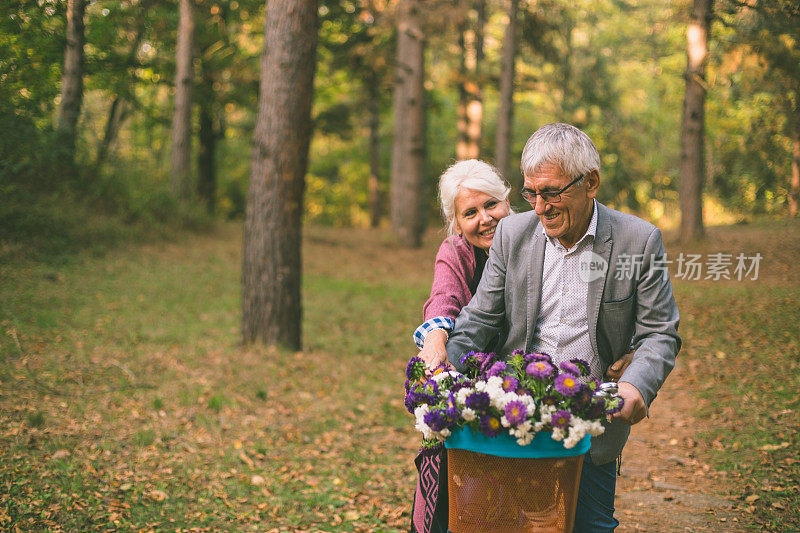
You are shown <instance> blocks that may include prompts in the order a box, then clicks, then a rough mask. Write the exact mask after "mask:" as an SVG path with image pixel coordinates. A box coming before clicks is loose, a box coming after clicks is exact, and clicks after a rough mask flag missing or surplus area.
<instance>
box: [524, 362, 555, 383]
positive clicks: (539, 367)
mask: <svg viewBox="0 0 800 533" xmlns="http://www.w3.org/2000/svg"><path fill="white" fill-rule="evenodd" d="M553 371H555V368H553V365H551V364H550V363H548V362H547V361H534V362H532V363H528V366H526V367H525V373H526V374H528V375H529V376H531V377H532V378H534V379H547V378H549V377H550V376H552V375H553Z"/></svg>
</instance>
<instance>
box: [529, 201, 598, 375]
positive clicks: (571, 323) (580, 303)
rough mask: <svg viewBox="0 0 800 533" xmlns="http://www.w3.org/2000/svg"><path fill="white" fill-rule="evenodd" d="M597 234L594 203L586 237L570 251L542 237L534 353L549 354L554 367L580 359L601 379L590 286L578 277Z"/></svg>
mask: <svg viewBox="0 0 800 533" xmlns="http://www.w3.org/2000/svg"><path fill="white" fill-rule="evenodd" d="M542 232H544V226H542ZM596 232H597V200H595V201H594V203H593V205H592V219H591V221H590V222H589V227H588V228H587V229H586V233H584V235H583V237H581V238H580V239H579V240H578V242H576V243H575V244H574V245H573V246H572V248H570V249H569V250H568V249H566V248H565V247H564V245H562V244H561V243H560V242H559V241H558V239H556V238H552V237H548V236H547V233H545V237H546V242H545V252H544V265H543V268H542V293H541V301H540V302H539V304H540V305H539V318H538V321H537V322H536V329H535V331H534V338H533V349H534V351H536V352H540V353H542V352H543V353H547V354H549V355H550V356H551V357H552V358H553V362H555V363H556V365H558V364H559V363H561V362H562V361H569V360H570V359H574V358H576V357H577V358H580V359H583V360H584V361H586V362H587V363H589V366H590V367H591V371H592V372H591V376H592V377H596V378H602V372H601V366H600V361H599V360H598V359H597V357H595V355H594V351H593V350H592V344H591V341H590V339H589V317H588V310H587V299H588V296H589V284H588V283H587V282H585V281H583V280H582V279H581V278H580V277H579V275H578V273H579V261H580V257H581V254H583V253H584V252H586V251H589V252H591V251H592V248H593V246H594V238H595V233H596ZM582 381H583V380H582Z"/></svg>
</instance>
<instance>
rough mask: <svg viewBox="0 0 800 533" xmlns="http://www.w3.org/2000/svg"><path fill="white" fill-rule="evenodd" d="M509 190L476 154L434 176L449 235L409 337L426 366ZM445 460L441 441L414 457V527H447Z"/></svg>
mask: <svg viewBox="0 0 800 533" xmlns="http://www.w3.org/2000/svg"><path fill="white" fill-rule="evenodd" d="M510 190H511V188H510V187H509V186H508V185H507V184H506V183H505V182H504V181H503V179H502V178H501V177H500V176H499V174H498V173H497V171H495V169H494V168H492V167H491V166H490V165H488V164H486V163H484V162H483V161H478V160H475V159H470V160H467V161H459V162H458V163H456V164H454V165H452V166H451V167H450V168H448V169H447V170H446V171H445V172H444V174H442V176H441V177H440V178H439V199H440V201H441V208H442V213H443V214H444V217H445V219H446V221H447V230H448V234H449V235H448V237H447V238H446V239H445V240H444V242H443V243H442V245H441V246H440V247H439V252H438V253H437V254H436V263H435V265H434V273H433V286H432V287H431V295H430V298H428V301H427V302H425V306H424V307H423V315H424V319H425V322H424V323H423V324H422V325H421V326H419V327H418V328H417V330H416V331H415V332H414V341H415V342H416V344H417V346H418V347H419V348H421V351H420V354H419V356H420V357H421V358H422V359H423V360H424V361H425V363H426V364H427V365H428V367H429V368H431V369H432V368H435V367H437V366H439V365H440V364H442V363H443V362H445V361H447V352H446V351H445V343H446V342H447V332H448V331H450V330H452V329H453V325H454V323H455V318H456V316H458V313H459V312H460V311H461V308H462V307H464V306H465V305H467V303H468V302H469V301H470V299H471V298H472V295H473V294H475V290H476V289H477V287H478V282H480V280H481V274H482V273H483V267H484V265H485V264H486V259H487V257H488V253H489V247H490V246H491V245H492V238H493V237H494V231H495V228H497V223H498V222H499V221H500V219H502V218H503V217H506V216H508V215H509V214H510V213H513V211H512V209H511V205H510V204H509V202H508V193H509V191H510ZM483 348H484V349H487V348H488V347H483ZM446 461H447V455H446V454H445V453H444V449H443V447H442V446H441V445H438V446H437V445H433V443H427V442H425V443H423V449H422V451H420V453H419V455H418V456H417V459H416V464H417V470H418V471H419V478H418V480H417V491H416V495H415V497H414V510H413V512H412V530H413V531H417V532H418V533H432V532H439V531H441V532H446V531H447V513H448V509H447V476H446V472H447V466H446ZM440 479H441V483H440Z"/></svg>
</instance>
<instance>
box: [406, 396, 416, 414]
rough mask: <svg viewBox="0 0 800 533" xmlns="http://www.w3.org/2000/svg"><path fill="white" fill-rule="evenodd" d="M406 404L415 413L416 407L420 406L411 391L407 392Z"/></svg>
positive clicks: (410, 411) (409, 410)
mask: <svg viewBox="0 0 800 533" xmlns="http://www.w3.org/2000/svg"><path fill="white" fill-rule="evenodd" d="M405 406H406V409H407V410H408V412H409V413H413V412H414V409H416V408H417V407H418V406H417V404H416V402H415V401H414V396H413V395H412V394H410V393H409V394H406V398H405Z"/></svg>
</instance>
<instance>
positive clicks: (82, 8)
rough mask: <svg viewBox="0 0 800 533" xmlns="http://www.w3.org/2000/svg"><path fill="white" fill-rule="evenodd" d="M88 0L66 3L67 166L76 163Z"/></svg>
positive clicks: (61, 125) (63, 110)
mask: <svg viewBox="0 0 800 533" xmlns="http://www.w3.org/2000/svg"><path fill="white" fill-rule="evenodd" d="M85 12H86V0H69V1H68V2H67V45H66V48H65V50H64V73H63V74H62V76H61V105H60V107H59V109H58V121H57V127H58V132H59V134H60V136H61V142H62V143H63V144H62V146H63V148H64V149H65V150H66V155H67V159H68V164H69V165H70V166H71V165H72V164H73V163H74V161H75V140H76V136H77V129H78V117H79V116H80V113H81V102H82V101H83V45H84V42H85V40H86V38H85V34H84V22H83V18H84V14H85Z"/></svg>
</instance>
